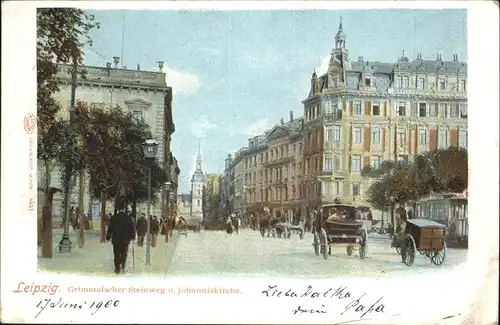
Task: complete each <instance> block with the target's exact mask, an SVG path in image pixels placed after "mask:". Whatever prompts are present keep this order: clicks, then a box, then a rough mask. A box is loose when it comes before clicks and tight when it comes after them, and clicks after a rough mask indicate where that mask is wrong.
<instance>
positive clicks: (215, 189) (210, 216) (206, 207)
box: [203, 174, 222, 222]
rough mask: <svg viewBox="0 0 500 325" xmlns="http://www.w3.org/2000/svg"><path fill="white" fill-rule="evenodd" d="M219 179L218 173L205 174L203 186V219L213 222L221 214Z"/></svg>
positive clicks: (220, 177)
mask: <svg viewBox="0 0 500 325" xmlns="http://www.w3.org/2000/svg"><path fill="white" fill-rule="evenodd" d="M221 179H222V176H221V175H219V174H206V175H205V186H204V187H203V220H204V221H205V222H213V221H215V220H217V219H218V218H219V217H220V216H221V215H220V214H221V209H220V194H221V189H220V185H221Z"/></svg>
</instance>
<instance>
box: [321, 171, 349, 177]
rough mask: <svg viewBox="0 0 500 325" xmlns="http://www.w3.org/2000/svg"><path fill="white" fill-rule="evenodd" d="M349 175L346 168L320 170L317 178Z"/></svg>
mask: <svg viewBox="0 0 500 325" xmlns="http://www.w3.org/2000/svg"><path fill="white" fill-rule="evenodd" d="M348 175H349V173H348V172H347V171H346V170H322V171H319V172H318V178H323V179H327V178H328V179H332V178H345V177H347V176H348Z"/></svg>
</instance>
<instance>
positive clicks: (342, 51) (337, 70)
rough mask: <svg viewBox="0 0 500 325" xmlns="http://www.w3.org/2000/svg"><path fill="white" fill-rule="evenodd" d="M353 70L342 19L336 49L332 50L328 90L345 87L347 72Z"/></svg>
mask: <svg viewBox="0 0 500 325" xmlns="http://www.w3.org/2000/svg"><path fill="white" fill-rule="evenodd" d="M349 69H351V61H350V59H349V51H348V50H347V47H346V34H345V33H344V28H343V27H342V17H340V24H339V29H338V31H337V35H335V47H334V48H333V49H332V53H331V56H330V63H329V65H328V88H337V87H343V86H345V83H346V71H347V70H349Z"/></svg>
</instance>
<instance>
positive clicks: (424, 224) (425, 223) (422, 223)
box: [408, 219, 446, 228]
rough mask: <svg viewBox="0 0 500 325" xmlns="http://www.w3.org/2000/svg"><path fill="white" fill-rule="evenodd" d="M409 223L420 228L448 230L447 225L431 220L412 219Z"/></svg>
mask: <svg viewBox="0 0 500 325" xmlns="http://www.w3.org/2000/svg"><path fill="white" fill-rule="evenodd" d="M408 222H409V223H411V224H414V225H415V226H417V227H419V228H446V226H445V225H443V224H441V223H438V222H436V221H433V220H429V219H410V220H408Z"/></svg>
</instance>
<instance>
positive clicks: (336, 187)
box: [334, 181, 340, 196]
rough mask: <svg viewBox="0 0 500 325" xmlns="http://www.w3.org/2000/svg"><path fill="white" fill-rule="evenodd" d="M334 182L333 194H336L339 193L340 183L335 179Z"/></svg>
mask: <svg viewBox="0 0 500 325" xmlns="http://www.w3.org/2000/svg"><path fill="white" fill-rule="evenodd" d="M334 184H335V185H334V186H335V189H334V194H335V195H337V196H338V195H339V194H340V183H339V181H336V182H335V183H334Z"/></svg>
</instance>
